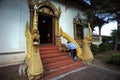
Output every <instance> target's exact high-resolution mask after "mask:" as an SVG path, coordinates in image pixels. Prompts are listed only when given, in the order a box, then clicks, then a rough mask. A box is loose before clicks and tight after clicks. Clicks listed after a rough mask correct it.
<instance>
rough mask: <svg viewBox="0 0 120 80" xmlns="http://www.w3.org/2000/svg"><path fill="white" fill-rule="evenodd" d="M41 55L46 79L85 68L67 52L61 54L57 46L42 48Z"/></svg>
mask: <svg viewBox="0 0 120 80" xmlns="http://www.w3.org/2000/svg"><path fill="white" fill-rule="evenodd" d="M40 55H41V59H42V63H43V67H44V74H43V78H44V79H50V78H52V77H55V76H58V75H61V74H64V73H66V72H69V71H71V70H74V69H77V68H80V67H81V66H83V63H82V62H81V61H80V60H76V61H73V59H72V57H69V56H68V54H67V53H66V52H59V50H58V47H57V46H55V45H42V46H40Z"/></svg>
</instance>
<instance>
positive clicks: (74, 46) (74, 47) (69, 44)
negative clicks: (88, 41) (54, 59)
mask: <svg viewBox="0 0 120 80" xmlns="http://www.w3.org/2000/svg"><path fill="white" fill-rule="evenodd" d="M67 47H68V49H69V50H73V49H76V45H75V44H73V43H72V42H70V43H68V44H67Z"/></svg>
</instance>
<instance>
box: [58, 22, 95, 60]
mask: <svg viewBox="0 0 120 80" xmlns="http://www.w3.org/2000/svg"><path fill="white" fill-rule="evenodd" d="M88 28H89V33H88V34H87V36H86V37H85V38H84V40H83V49H82V48H80V46H79V45H78V43H77V42H76V41H75V40H74V39H73V38H72V37H71V36H69V35H68V34H67V33H65V32H64V31H63V30H62V28H60V35H61V36H62V37H63V38H65V39H67V40H68V41H70V42H73V43H74V44H75V45H76V47H77V48H76V51H77V57H78V58H80V59H81V60H83V61H86V62H91V61H92V60H93V55H92V52H91V50H90V43H89V42H90V40H91V39H92V36H91V34H92V30H91V28H90V25H89V24H88Z"/></svg>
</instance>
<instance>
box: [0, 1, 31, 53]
mask: <svg viewBox="0 0 120 80" xmlns="http://www.w3.org/2000/svg"><path fill="white" fill-rule="evenodd" d="M26 21H29V9H28V6H27V0H1V1H0V53H4V52H16V51H24V48H25V35H24V32H25V24H26Z"/></svg>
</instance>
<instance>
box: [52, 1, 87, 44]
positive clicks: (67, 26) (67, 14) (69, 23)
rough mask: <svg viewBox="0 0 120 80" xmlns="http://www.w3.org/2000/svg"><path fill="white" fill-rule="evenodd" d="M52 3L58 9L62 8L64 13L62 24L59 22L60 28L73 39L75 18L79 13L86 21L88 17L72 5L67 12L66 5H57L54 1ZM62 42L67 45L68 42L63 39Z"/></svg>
mask: <svg viewBox="0 0 120 80" xmlns="http://www.w3.org/2000/svg"><path fill="white" fill-rule="evenodd" d="M52 3H53V4H54V5H55V6H56V7H57V8H58V7H59V6H60V8H61V10H62V13H61V16H60V22H59V25H60V27H62V29H63V31H65V32H66V33H68V34H69V35H70V36H71V37H72V38H74V27H73V18H74V17H76V16H77V14H78V12H79V13H80V16H81V17H82V19H85V18H86V17H85V15H84V13H83V11H82V10H81V11H80V9H79V8H76V7H72V4H69V6H68V8H67V10H65V4H62V3H57V2H55V1H54V0H52ZM70 5H71V6H70ZM85 34H86V33H85ZM62 42H63V43H66V40H65V39H63V38H62Z"/></svg>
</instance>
